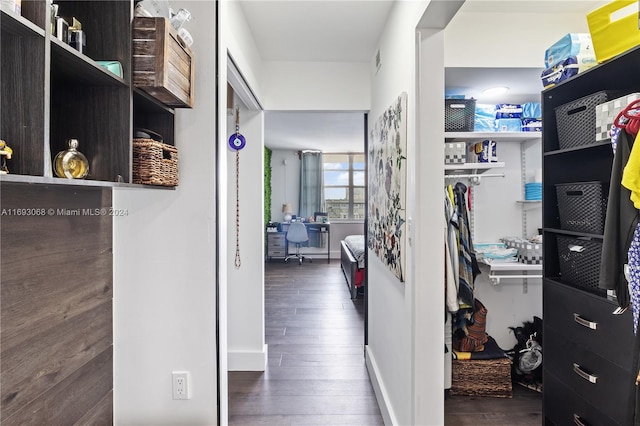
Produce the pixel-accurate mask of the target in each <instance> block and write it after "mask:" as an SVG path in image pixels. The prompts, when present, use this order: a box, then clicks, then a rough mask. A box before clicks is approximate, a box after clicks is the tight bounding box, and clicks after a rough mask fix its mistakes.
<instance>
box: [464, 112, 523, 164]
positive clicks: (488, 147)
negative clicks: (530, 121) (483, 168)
mask: <svg viewBox="0 0 640 426" xmlns="http://www.w3.org/2000/svg"><path fill="white" fill-rule="evenodd" d="M518 121H519V120H518ZM473 151H474V152H475V154H476V155H477V156H478V163H495V162H497V161H498V156H497V154H496V142H495V141H490V140H484V141H482V142H478V143H476V144H474V145H473Z"/></svg>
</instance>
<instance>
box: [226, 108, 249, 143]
mask: <svg viewBox="0 0 640 426" xmlns="http://www.w3.org/2000/svg"><path fill="white" fill-rule="evenodd" d="M246 144H247V141H246V140H245V139H244V136H242V135H241V134H240V108H238V107H236V132H235V133H234V134H233V135H231V137H229V147H230V148H231V149H233V150H235V151H240V150H241V149H242V148H244V146H245V145H246Z"/></svg>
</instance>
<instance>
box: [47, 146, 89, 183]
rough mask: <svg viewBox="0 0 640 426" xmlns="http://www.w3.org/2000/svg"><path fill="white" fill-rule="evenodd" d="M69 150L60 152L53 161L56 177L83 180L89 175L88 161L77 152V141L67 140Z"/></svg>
mask: <svg viewBox="0 0 640 426" xmlns="http://www.w3.org/2000/svg"><path fill="white" fill-rule="evenodd" d="M67 146H68V147H69V149H66V150H64V151H60V152H59V153H58V155H56V158H55V159H54V161H53V168H54V170H55V172H56V176H58V177H61V178H68V179H84V178H85V177H87V174H88V173H89V161H88V160H87V157H85V156H84V154H83V153H81V152H80V151H78V149H77V148H78V139H69V140H67Z"/></svg>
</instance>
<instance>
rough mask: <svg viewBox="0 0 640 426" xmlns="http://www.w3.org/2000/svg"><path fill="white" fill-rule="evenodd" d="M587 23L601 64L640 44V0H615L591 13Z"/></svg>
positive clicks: (597, 58)
mask: <svg viewBox="0 0 640 426" xmlns="http://www.w3.org/2000/svg"><path fill="white" fill-rule="evenodd" d="M620 16H622V17H620ZM587 23H588V24H589V32H590V33H591V41H592V42H593V50H594V51H595V53H596V60H597V61H598V62H599V63H602V62H604V61H606V60H608V59H611V58H613V57H614V56H616V55H619V54H620V53H622V52H625V51H627V50H629V49H631V48H632V47H634V46H637V45H639V44H640V29H638V0H614V1H612V2H611V3H607V4H605V5H604V6H602V7H600V8H598V9H596V10H594V11H593V12H590V13H589V14H588V15H587Z"/></svg>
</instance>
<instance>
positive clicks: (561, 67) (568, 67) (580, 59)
mask: <svg viewBox="0 0 640 426" xmlns="http://www.w3.org/2000/svg"><path fill="white" fill-rule="evenodd" d="M594 65H597V63H596V61H595V58H589V57H584V56H571V57H569V58H567V59H565V60H564V61H562V62H560V63H559V64H556V65H554V66H552V67H550V68H547V69H546V70H544V71H542V75H541V76H540V78H541V79H542V85H543V86H544V88H545V89H547V88H549V87H551V86H554V85H556V84H558V83H560V82H561V81H564V80H566V79H568V78H570V77H573V76H574V75H576V74H579V73H581V72H583V71H584V70H587V69H589V68H591V67H592V66H594Z"/></svg>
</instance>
